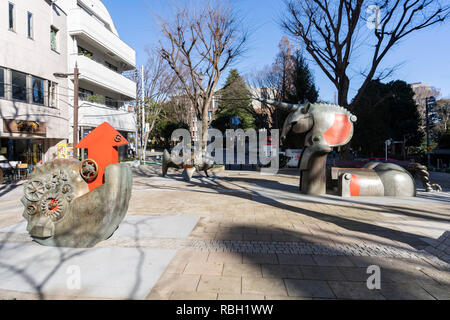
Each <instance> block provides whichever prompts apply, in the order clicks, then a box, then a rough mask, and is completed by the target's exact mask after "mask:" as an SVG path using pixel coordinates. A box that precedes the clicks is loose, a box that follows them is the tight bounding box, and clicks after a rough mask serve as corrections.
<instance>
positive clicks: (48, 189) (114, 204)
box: [21, 159, 132, 248]
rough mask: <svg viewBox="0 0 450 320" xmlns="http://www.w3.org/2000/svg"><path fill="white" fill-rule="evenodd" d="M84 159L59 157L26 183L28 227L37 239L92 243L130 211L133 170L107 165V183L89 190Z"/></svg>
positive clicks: (104, 236) (111, 230) (61, 244)
mask: <svg viewBox="0 0 450 320" xmlns="http://www.w3.org/2000/svg"><path fill="white" fill-rule="evenodd" d="M80 167H81V163H80V162H79V161H77V160H74V159H56V160H53V161H52V162H47V163H45V164H43V165H42V166H40V167H38V168H37V169H36V171H35V172H33V174H32V175H31V176H30V179H29V181H28V182H27V183H26V184H25V185H24V195H23V197H22V200H21V201H22V203H23V205H24V207H25V210H24V212H23V216H24V218H25V219H26V220H27V231H28V232H29V234H30V236H31V237H32V238H33V240H35V241H36V242H38V243H40V244H43V245H49V246H57V247H74V248H78V247H82V248H86V247H92V246H94V245H95V244H96V243H98V242H99V241H102V240H105V239H107V238H109V237H110V236H111V235H112V234H113V233H114V231H115V230H116V229H117V227H118V226H119V224H120V222H121V221H122V220H123V218H124V217H125V214H126V212H127V210H128V203H129V200H130V197H131V184H132V177H131V169H130V167H129V166H128V165H126V164H111V165H109V166H107V167H106V171H105V177H104V180H105V181H104V184H103V185H101V186H99V187H97V188H95V189H94V190H92V191H89V188H88V184H87V183H86V181H85V180H84V179H83V177H82V175H81V174H80Z"/></svg>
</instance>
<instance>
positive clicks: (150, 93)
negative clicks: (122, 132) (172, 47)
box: [128, 49, 178, 150]
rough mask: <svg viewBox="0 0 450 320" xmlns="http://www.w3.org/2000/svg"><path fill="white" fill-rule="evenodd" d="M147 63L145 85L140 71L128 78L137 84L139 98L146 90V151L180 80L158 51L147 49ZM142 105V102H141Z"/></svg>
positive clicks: (139, 121)
mask: <svg viewBox="0 0 450 320" xmlns="http://www.w3.org/2000/svg"><path fill="white" fill-rule="evenodd" d="M146 52H147V62H146V64H145V66H144V77H143V79H144V83H142V77H141V73H140V71H139V70H137V69H136V70H134V71H133V72H130V73H128V77H129V78H131V79H132V80H133V81H135V82H136V89H137V96H138V97H139V99H140V97H142V90H144V92H143V93H144V101H143V102H144V109H145V119H144V121H145V124H144V125H146V124H148V130H146V131H145V137H144V139H143V141H144V148H143V149H144V150H146V148H147V142H148V138H149V136H150V134H151V132H152V131H153V129H154V128H155V124H156V122H157V121H158V119H159V116H160V114H161V111H162V109H163V108H164V106H165V102H166V101H167V99H168V97H169V96H170V95H172V94H174V93H175V92H176V90H177V83H178V78H177V77H176V75H174V74H173V72H172V70H171V69H170V67H169V65H168V64H167V63H166V61H165V60H164V59H163V58H162V57H161V55H160V54H159V52H158V51H157V50H156V49H147V50H146ZM140 102H141V103H142V101H140ZM141 112H142V110H141V108H137V110H136V116H137V122H138V127H139V130H140V131H139V133H140V134H141V135H142V132H141V131H142V114H141Z"/></svg>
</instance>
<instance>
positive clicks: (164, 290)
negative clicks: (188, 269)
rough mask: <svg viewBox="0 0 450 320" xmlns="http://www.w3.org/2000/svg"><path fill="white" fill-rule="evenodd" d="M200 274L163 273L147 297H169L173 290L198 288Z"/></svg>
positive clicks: (193, 289)
mask: <svg viewBox="0 0 450 320" xmlns="http://www.w3.org/2000/svg"><path fill="white" fill-rule="evenodd" d="M199 280H200V276H198V275H184V274H182V275H178V274H167V273H165V274H163V276H162V277H161V278H160V279H159V280H158V282H157V283H156V285H155V286H154V287H153V289H152V290H151V292H150V294H149V295H148V296H147V299H165V300H167V299H169V297H170V295H171V293H172V292H173V291H192V292H195V290H196V289H197V285H198V282H199Z"/></svg>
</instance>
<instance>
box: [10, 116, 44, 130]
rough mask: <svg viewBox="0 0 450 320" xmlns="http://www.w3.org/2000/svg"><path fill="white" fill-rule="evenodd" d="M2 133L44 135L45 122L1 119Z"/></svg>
mask: <svg viewBox="0 0 450 320" xmlns="http://www.w3.org/2000/svg"><path fill="white" fill-rule="evenodd" d="M3 132H5V133H27V134H45V133H46V127H45V122H39V121H25V120H12V119H3Z"/></svg>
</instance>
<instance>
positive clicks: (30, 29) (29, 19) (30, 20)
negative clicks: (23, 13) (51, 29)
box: [27, 12, 34, 39]
mask: <svg viewBox="0 0 450 320" xmlns="http://www.w3.org/2000/svg"><path fill="white" fill-rule="evenodd" d="M27 23H28V29H27V30H28V38H30V39H33V38H34V34H33V33H34V31H33V14H32V13H31V12H28V14H27Z"/></svg>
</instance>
